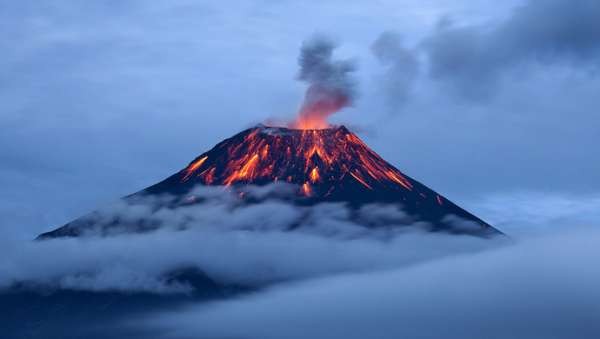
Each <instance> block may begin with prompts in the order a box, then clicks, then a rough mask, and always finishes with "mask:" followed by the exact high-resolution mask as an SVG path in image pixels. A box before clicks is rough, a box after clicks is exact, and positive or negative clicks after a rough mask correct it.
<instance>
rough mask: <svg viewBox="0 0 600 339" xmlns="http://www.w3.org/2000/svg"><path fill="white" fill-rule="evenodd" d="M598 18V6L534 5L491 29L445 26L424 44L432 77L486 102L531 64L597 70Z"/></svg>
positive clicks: (588, 2)
mask: <svg viewBox="0 0 600 339" xmlns="http://www.w3.org/2000/svg"><path fill="white" fill-rule="evenodd" d="M598 18H600V3H598V2H597V1H593V0H575V1H565V0H548V1H533V0H530V1H527V2H526V3H525V4H523V5H521V6H519V7H517V8H516V9H515V10H514V11H513V13H512V15H511V16H510V17H509V18H508V19H506V20H505V21H503V22H501V23H500V24H498V25H492V26H491V27H490V25H466V26H465V25H458V24H455V23H453V22H451V21H448V20H445V21H443V23H442V24H440V25H438V28H437V29H436V31H435V32H434V33H433V34H432V35H430V36H429V37H428V38H427V39H425V40H424V41H423V49H424V51H425V53H426V55H427V57H428V59H429V63H430V76H431V77H432V78H433V79H436V80H442V81H444V82H445V83H447V84H449V85H450V87H451V88H453V89H457V90H458V91H459V93H461V94H463V95H465V96H466V97H469V98H473V99H485V98H487V97H490V96H491V95H493V93H494V92H495V90H496V87H497V85H498V83H499V82H500V80H502V78H503V77H505V76H506V74H507V73H510V71H512V70H515V69H522V66H527V65H529V64H544V65H557V66H561V65H562V66H567V67H573V68H581V67H584V68H585V67H588V68H590V67H591V68H596V69H597V68H598V66H599V63H598V57H599V56H600V47H599V46H600V20H598ZM524 69H525V70H527V69H528V68H527V67H525V68H524ZM515 76H516V75H515Z"/></svg>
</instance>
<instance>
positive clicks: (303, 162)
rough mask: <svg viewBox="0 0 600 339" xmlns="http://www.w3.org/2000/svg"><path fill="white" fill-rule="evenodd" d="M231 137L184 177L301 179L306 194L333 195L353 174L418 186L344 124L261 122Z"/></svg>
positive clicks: (366, 184)
mask: <svg viewBox="0 0 600 339" xmlns="http://www.w3.org/2000/svg"><path fill="white" fill-rule="evenodd" d="M232 139H235V142H232ZM232 139H229V140H226V141H224V142H222V143H221V144H219V145H217V146H216V147H215V148H216V149H217V150H218V152H208V153H205V154H204V155H202V156H200V157H199V158H197V159H196V160H194V161H193V162H192V163H191V164H190V165H189V166H188V167H187V168H186V169H184V170H183V171H182V172H181V175H182V176H181V179H180V180H181V181H182V182H187V181H193V182H196V183H202V184H205V185H225V186H230V185H234V184H265V183H270V182H277V181H285V182H288V183H294V184H298V185H299V186H300V192H301V193H302V194H304V195H305V196H315V195H323V196H328V195H331V194H333V193H334V191H335V189H336V188H339V187H341V186H343V185H341V183H342V182H344V181H348V180H354V181H355V182H356V183H358V184H360V185H362V186H363V188H365V189H368V190H373V189H377V188H381V187H382V186H385V187H388V188H389V187H396V188H397V189H403V190H407V191H411V190H413V184H412V183H411V182H410V180H408V179H407V178H406V177H405V176H404V175H403V174H402V173H401V172H400V171H399V170H397V169H396V168H394V167H392V166H390V165H389V164H387V163H386V162H385V161H384V160H383V159H382V158H381V157H380V156H379V155H377V154H376V153H375V152H373V151H372V150H371V149H369V148H368V147H367V145H365V144H364V143H363V142H362V141H361V140H360V139H359V138H358V137H357V136H356V135H354V134H352V133H351V132H350V131H348V130H347V129H346V128H345V127H338V128H329V129H307V130H296V129H285V128H270V127H264V126H261V127H258V128H255V129H252V130H250V131H248V132H246V133H244V135H243V136H242V137H241V140H240V139H239V137H238V136H236V137H234V138H232ZM211 153H212V154H211ZM340 185H341V186H340Z"/></svg>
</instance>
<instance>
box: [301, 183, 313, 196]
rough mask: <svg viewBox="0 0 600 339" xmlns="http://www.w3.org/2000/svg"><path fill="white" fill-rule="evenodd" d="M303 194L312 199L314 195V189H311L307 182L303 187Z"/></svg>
mask: <svg viewBox="0 0 600 339" xmlns="http://www.w3.org/2000/svg"><path fill="white" fill-rule="evenodd" d="M302 194H304V195H305V196H307V197H310V196H311V195H312V189H311V188H310V185H309V184H308V183H307V182H305V183H304V184H303V185H302Z"/></svg>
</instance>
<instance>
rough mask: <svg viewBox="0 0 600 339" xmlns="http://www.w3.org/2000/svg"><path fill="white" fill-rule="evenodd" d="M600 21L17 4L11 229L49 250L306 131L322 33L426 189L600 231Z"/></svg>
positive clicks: (3, 205) (227, 6) (5, 203)
mask: <svg viewBox="0 0 600 339" xmlns="http://www.w3.org/2000/svg"><path fill="white" fill-rule="evenodd" d="M599 13H600V4H599V3H598V2H597V1H594V0H578V1H558V0H550V1H535V0H531V1H502V2H498V1H492V0H470V1H468V0H463V1H453V2H452V4H450V2H448V1H442V0H437V1H434V0H426V1H423V0H418V1H417V0H403V1H398V0H380V1H372V0H370V1H354V2H352V3H351V5H350V4H349V2H348V1H335V0H334V1H326V2H324V1H318V2H317V1H314V2H312V1H302V2H300V1H267V0H264V1H235V2H233V1H232V2H221V1H214V2H209V1H184V0H180V1H95V2H77V1H52V2H43V3H40V2H37V1H9V0H0V49H1V50H2V55H1V56H0V145H1V147H0V187H2V190H0V226H1V227H2V228H3V229H6V228H11V229H12V230H15V232H16V233H19V234H21V235H22V236H23V237H32V236H33V235H35V234H36V233H38V232H40V231H43V230H48V229H50V228H52V227H53V226H56V225H58V224H61V223H64V222H67V221H69V220H71V219H73V218H75V217H77V216H79V215H80V214H83V213H85V212H87V211H89V210H91V209H94V208H96V207H97V206H99V205H102V204H105V203H107V202H110V201H112V200H114V199H116V198H117V197H119V196H122V195H125V194H129V193H132V192H134V191H137V190H139V189H141V188H144V187H146V186H148V185H150V184H153V183H155V182H156V181H158V180H160V179H162V178H164V177H166V176H168V175H170V174H172V173H173V172H175V171H177V170H179V169H181V168H182V167H184V166H185V165H186V164H187V163H188V162H189V161H191V160H192V159H193V158H194V157H196V156H197V155H198V154H200V153H202V152H204V151H206V150H208V149H209V148H210V147H212V146H213V145H214V144H216V143H217V142H219V141H221V140H222V139H224V138H226V137H229V136H231V135H232V134H234V133H236V132H238V131H240V130H241V129H243V128H246V127H249V126H251V125H253V124H256V123H259V122H263V121H265V120H267V119H273V118H275V119H289V118H291V117H292V116H293V115H294V113H295V112H296V111H297V109H298V107H299V105H300V103H301V100H302V97H303V91H304V88H305V85H304V84H302V83H301V82H298V81H297V80H296V76H297V72H298V64H297V61H298V60H297V57H298V52H299V48H300V46H301V44H302V42H303V41H304V40H306V39H308V38H310V37H311V36H312V35H313V34H315V33H322V34H327V35H330V36H331V37H332V38H333V39H336V40H337V41H338V42H339V44H340V47H339V48H338V49H337V50H336V53H337V54H336V55H337V56H339V57H342V58H352V59H354V60H355V62H356V64H357V71H356V77H357V92H358V97H357V99H356V102H355V104H354V107H351V108H349V109H345V110H344V111H342V112H339V113H338V114H337V115H336V116H335V118H334V119H333V120H334V122H336V123H341V124H346V125H347V126H349V127H350V128H351V129H353V130H354V131H356V132H357V133H358V134H359V135H360V136H361V137H362V138H363V139H364V140H365V141H366V142H367V143H368V144H369V145H370V146H371V147H372V148H373V149H374V150H375V151H377V152H378V153H380V154H381V155H382V156H383V157H384V158H386V159H387V160H388V161H390V162H391V163H392V164H394V165H396V166H397V167H398V168H399V169H401V170H402V171H404V172H405V173H407V174H408V175H410V176H412V177H414V178H416V179H417V180H420V181H422V182H423V183H424V184H426V185H428V186H430V187H431V188H433V189H435V190H437V191H439V192H440V193H442V194H445V195H447V196H448V197H449V198H451V199H453V200H455V201H456V202H458V203H460V204H462V205H463V206H464V207H466V208H467V209H470V210H472V211H474V212H475V213H476V214H479V216H480V217H482V218H483V219H486V220H489V221H491V222H492V223H505V222H510V218H511V217H513V218H523V219H526V217H528V216H533V217H537V218H546V219H548V218H550V219H551V218H558V219H565V218H566V219H568V220H573V222H574V223H578V224H580V223H585V222H589V221H590V220H598V219H599V218H598V214H597V213H595V214H594V213H589V212H590V211H595V210H596V209H597V208H598V201H599V200H598V195H600V157H598V156H597V153H598V152H597V150H596V148H597V147H598V144H600V115H599V114H598V109H597V108H598V107H599V106H600V96H598V88H600V74H599V72H598V71H599V69H598V68H599V65H600V62H598V60H600V58H599V57H600V49H599V47H598V46H600V20H598V18H599V15H600V14H599ZM527 207H530V208H527ZM515 210H518V211H520V212H519V213H520V214H519V213H517V212H515ZM571 217H574V219H569V218H571ZM528 220H530V219H528Z"/></svg>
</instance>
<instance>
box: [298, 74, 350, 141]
mask: <svg viewBox="0 0 600 339" xmlns="http://www.w3.org/2000/svg"><path fill="white" fill-rule="evenodd" d="M349 103H350V98H349V97H348V96H347V94H346V93H344V92H343V91H340V90H336V89H328V88H323V87H322V86H317V85H312V86H310V87H309V88H308V90H307V92H306V97H305V98H304V103H303V105H302V108H301V109H300V112H299V113H298V118H297V119H296V121H294V122H293V123H292V124H290V127H292V128H296V129H304V130H307V129H325V128H329V127H330V125H329V123H328V122H327V118H329V116H330V115H332V114H333V113H335V112H337V111H339V110H340V109H342V108H344V107H345V106H347V105H349Z"/></svg>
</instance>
